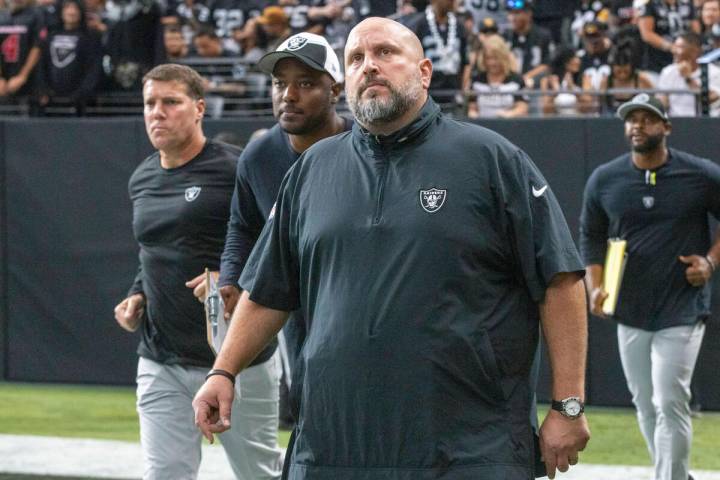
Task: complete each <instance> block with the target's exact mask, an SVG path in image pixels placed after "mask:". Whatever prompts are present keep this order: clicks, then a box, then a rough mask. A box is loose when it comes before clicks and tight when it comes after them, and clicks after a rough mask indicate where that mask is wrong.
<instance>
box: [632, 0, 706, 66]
mask: <svg viewBox="0 0 720 480" xmlns="http://www.w3.org/2000/svg"><path fill="white" fill-rule="evenodd" d="M636 13H637V17H638V18H640V17H651V18H653V19H654V20H655V33H657V34H658V35H660V36H661V37H663V38H665V39H666V40H668V41H670V42H672V41H673V39H674V38H675V37H676V36H677V35H679V34H680V33H683V32H687V31H689V30H690V23H691V22H692V21H693V20H695V7H694V6H693V1H692V0H676V2H675V3H674V4H673V5H668V4H667V3H665V1H664V0H649V1H647V3H645V4H643V5H639V6H638V7H637V12H636ZM645 56H646V57H645V60H646V65H645V67H646V68H647V69H649V70H652V71H653V72H659V71H661V70H662V69H663V68H664V67H666V66H668V65H670V64H671V63H672V61H673V57H672V53H670V52H665V51H663V50H658V49H657V48H654V47H651V46H650V45H648V44H645Z"/></svg>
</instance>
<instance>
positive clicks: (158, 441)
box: [115, 64, 281, 480]
mask: <svg viewBox="0 0 720 480" xmlns="http://www.w3.org/2000/svg"><path fill="white" fill-rule="evenodd" d="M203 97H204V91H203V82H202V78H201V77H200V76H199V75H198V74H197V73H196V72H195V71H194V70H192V69H190V68H188V67H185V66H181V65H174V64H167V65H161V66H158V67H156V68H154V69H152V70H151V71H150V72H148V74H147V75H145V77H144V79H143V100H144V103H145V109H144V110H145V127H146V130H147V133H148V137H149V138H150V141H151V143H152V144H153V146H154V147H155V148H157V149H158V151H157V152H156V153H154V154H152V155H150V156H149V157H148V158H146V159H145V160H144V161H143V162H142V163H141V164H140V165H139V166H138V167H137V169H136V170H135V172H134V173H133V175H132V177H131V178H130V182H129V186H128V188H129V192H130V198H131V200H132V204H133V232H134V234H135V238H136V239H137V241H138V243H139V245H140V255H139V257H140V268H139V270H138V274H137V276H136V278H135V282H134V284H133V286H132V287H131V288H130V291H129V293H128V296H127V298H126V299H125V300H123V301H122V302H120V304H118V305H117V307H115V319H116V320H117V322H118V323H119V324H120V326H121V327H122V328H124V329H126V330H129V331H134V330H136V329H137V328H141V333H142V334H141V340H140V345H139V347H138V354H139V356H140V359H139V361H138V373H137V385H138V386H137V410H138V415H139V417H140V439H141V444H142V450H143V457H144V461H145V473H144V475H143V478H144V479H146V480H165V479H167V480H177V479H194V478H196V477H197V473H198V467H199V464H200V451H201V449H200V446H201V436H200V435H199V433H198V432H197V430H196V429H195V428H194V427H193V425H192V421H191V419H192V406H191V401H192V397H193V395H194V394H195V392H196V391H197V389H198V388H199V387H200V386H201V385H202V383H203V381H204V379H205V376H206V374H207V372H208V368H209V367H210V366H211V365H212V361H213V354H212V351H211V350H210V347H209V345H208V343H207V336H206V326H205V314H204V309H203V306H202V304H200V303H199V302H197V301H196V299H195V298H194V297H193V295H192V292H191V291H190V290H188V289H187V288H186V287H185V281H186V280H188V279H190V278H192V277H194V276H195V275H196V274H197V272H199V271H203V270H204V269H205V268H206V267H207V268H210V269H214V270H217V268H218V266H219V263H220V255H221V253H222V250H223V245H224V243H225V234H226V230H227V221H228V216H229V210H230V200H231V198H232V191H233V174H234V171H235V165H236V161H237V156H238V154H239V151H238V150H237V149H235V148H233V147H231V146H229V145H226V144H220V143H217V142H214V141H212V140H208V139H206V138H205V136H204V134H203V130H202V118H203V114H204V112H205V102H204V100H203ZM274 349H275V347H274V346H273V345H270V346H269V347H267V348H265V350H264V351H263V352H261V353H259V355H258V356H257V357H256V358H255V359H254V361H253V365H254V366H253V367H251V368H250V369H248V371H247V373H248V375H247V376H243V375H240V376H239V377H237V386H238V387H239V388H238V389H239V390H241V391H242V396H241V395H238V403H236V405H235V406H236V408H237V412H236V415H235V416H234V417H233V419H232V423H231V424H232V429H231V430H230V431H229V432H228V433H229V435H225V436H223V437H221V441H222V443H223V447H224V448H225V451H226V453H227V457H228V460H229V461H230V465H231V467H232V469H233V471H234V473H235V475H236V477H237V478H238V479H253V480H256V479H258V480H259V479H276V478H278V477H279V475H280V467H281V465H280V459H281V451H280V449H279V448H278V446H277V426H278V424H277V413H278V412H277V408H278V407H277V406H278V385H279V369H278V367H279V365H278V359H277V355H273V353H274ZM233 381H234V382H233V383H235V378H233ZM228 426H230V424H228Z"/></svg>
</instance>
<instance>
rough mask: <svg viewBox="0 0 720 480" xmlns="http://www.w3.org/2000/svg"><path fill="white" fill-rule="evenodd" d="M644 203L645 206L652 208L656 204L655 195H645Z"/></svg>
mask: <svg viewBox="0 0 720 480" xmlns="http://www.w3.org/2000/svg"><path fill="white" fill-rule="evenodd" d="M643 205H644V206H645V208H648V209H649V208H652V207H653V205H655V197H643Z"/></svg>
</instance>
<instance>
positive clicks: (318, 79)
mask: <svg viewBox="0 0 720 480" xmlns="http://www.w3.org/2000/svg"><path fill="white" fill-rule="evenodd" d="M258 67H259V68H260V70H262V71H264V72H265V73H268V74H270V75H271V76H272V105H273V114H274V115H275V118H276V119H277V121H278V123H277V124H276V125H275V126H274V127H272V128H271V129H270V130H269V131H268V132H267V133H266V134H264V135H262V136H261V137H259V138H258V140H256V141H251V142H250V143H249V144H248V146H247V148H246V149H245V150H244V151H243V153H242V155H241V156H240V160H239V161H238V165H237V172H236V178H235V193H234V195H233V200H232V203H231V215H230V223H229V225H228V233H227V239H226V241H225V250H224V251H223V254H222V262H221V265H220V273H219V285H220V293H221V295H222V296H223V299H224V301H225V312H226V317H227V318H229V316H230V314H231V313H232V311H233V309H234V307H235V304H236V303H237V300H238V298H239V297H240V292H241V288H240V286H239V285H238V280H239V279H240V273H241V272H242V270H243V267H244V266H245V263H246V262H247V260H248V257H249V256H250V252H251V251H252V249H253V247H254V246H255V243H256V242H257V239H258V236H259V235H260V231H261V230H262V228H263V226H264V225H265V221H266V220H267V218H268V216H269V215H270V211H271V209H272V207H273V203H274V202H275V198H276V197H277V193H278V189H279V188H280V183H281V182H282V179H283V177H284V176H285V173H286V172H287V171H288V169H289V168H290V167H291V166H292V165H293V164H294V163H295V161H296V160H297V159H298V157H299V156H300V155H301V154H302V153H303V152H304V151H305V150H307V149H308V148H309V147H310V146H311V145H313V144H314V143H315V142H317V141H319V140H321V139H323V138H326V137H329V136H332V135H335V134H338V133H340V132H344V131H346V130H349V129H350V128H351V127H352V121H351V120H348V119H345V118H342V117H340V116H339V115H338V114H337V112H336V111H335V106H336V104H337V101H338V98H339V96H340V92H341V89H342V81H343V77H342V73H341V70H340V61H339V60H338V58H337V55H336V54H335V52H334V50H333V49H332V48H331V47H330V45H329V43H328V42H327V40H326V39H325V38H323V37H321V36H319V35H315V34H312V33H299V34H297V35H293V36H292V37H290V38H288V39H287V40H285V42H283V43H282V44H281V45H280V46H279V47H278V48H277V50H275V51H274V52H271V53H268V54H267V55H265V56H264V57H263V58H261V59H260V61H259V63H258ZM213 274H214V275H218V272H213ZM203 280H204V274H203V275H199V276H198V277H196V278H195V279H193V280H192V281H190V282H188V286H189V287H191V288H194V289H195V295H196V296H197V297H199V298H201V299H202V298H204V297H205V282H204V281H203ZM283 333H284V337H283V340H284V341H285V343H284V347H286V349H283V350H281V353H282V354H283V359H284V360H285V359H286V360H287V362H285V361H284V362H283V364H284V365H285V366H286V367H288V368H286V370H287V369H289V371H286V372H285V375H286V376H288V377H292V378H293V379H294V380H293V381H292V382H289V383H290V388H291V389H292V391H291V395H290V399H289V400H290V403H291V408H290V410H291V412H290V413H291V414H292V416H293V417H295V418H297V408H296V407H293V406H292V404H295V403H296V400H297V399H296V397H297V394H296V393H295V390H296V389H299V388H300V386H301V380H297V379H298V378H299V377H301V375H302V374H301V369H299V368H296V367H298V365H296V362H295V360H296V358H297V356H298V353H299V351H300V347H301V346H302V343H303V341H304V339H305V322H304V320H303V317H302V314H301V312H296V313H294V314H293V315H292V317H291V320H290V321H288V322H287V324H286V326H285V328H284V329H283ZM271 348H272V349H274V348H275V346H274V345H272V347H271ZM266 350H267V349H266ZM269 353H270V354H271V353H272V351H270V352H269ZM293 384H295V385H293ZM293 387H295V388H293ZM281 413H284V412H281ZM285 417H286V415H284V414H283V416H282V418H283V419H285Z"/></svg>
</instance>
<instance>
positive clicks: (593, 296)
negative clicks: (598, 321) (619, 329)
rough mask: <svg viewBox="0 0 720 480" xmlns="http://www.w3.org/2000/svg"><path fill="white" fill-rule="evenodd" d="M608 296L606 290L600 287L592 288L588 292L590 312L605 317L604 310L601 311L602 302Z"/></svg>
mask: <svg viewBox="0 0 720 480" xmlns="http://www.w3.org/2000/svg"><path fill="white" fill-rule="evenodd" d="M607 297H608V294H607V292H606V291H604V290H603V289H602V288H600V287H597V288H593V289H592V291H591V292H590V313H592V314H593V315H595V316H596V317H600V318H606V317H607V316H606V315H605V312H603V309H602V307H603V302H604V301H605V299H606V298H607Z"/></svg>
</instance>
